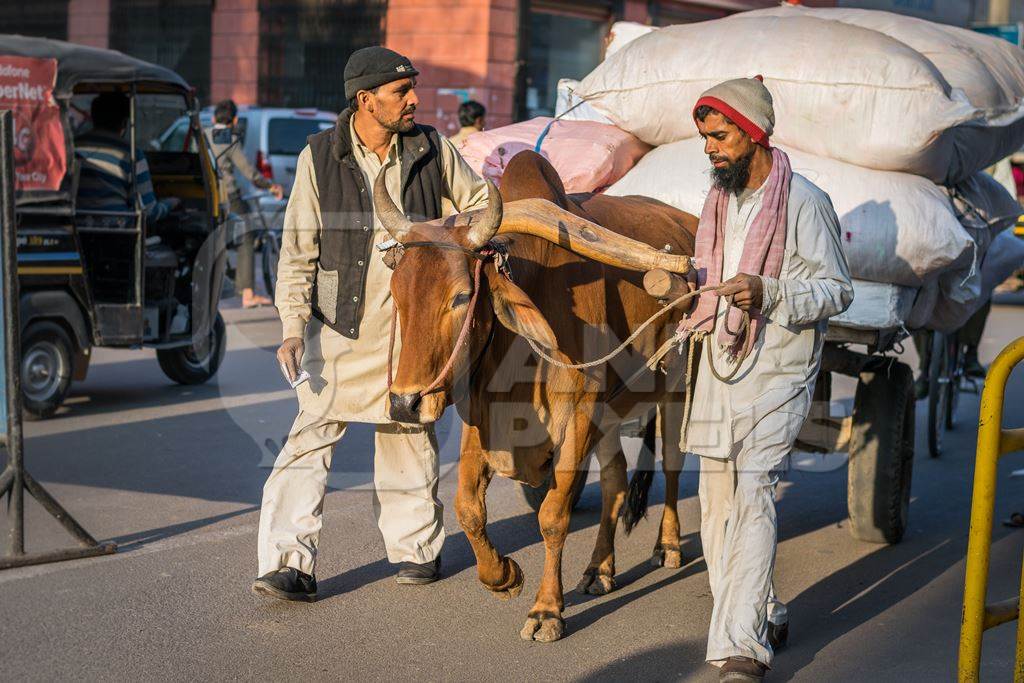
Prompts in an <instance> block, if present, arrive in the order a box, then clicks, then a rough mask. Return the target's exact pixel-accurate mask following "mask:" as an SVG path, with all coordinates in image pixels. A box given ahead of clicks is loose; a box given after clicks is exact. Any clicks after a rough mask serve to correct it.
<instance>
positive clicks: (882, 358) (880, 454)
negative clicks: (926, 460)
mask: <svg viewBox="0 0 1024 683" xmlns="http://www.w3.org/2000/svg"><path fill="white" fill-rule="evenodd" d="M646 284H647V285H648V287H647V289H648V292H650V293H651V294H652V296H656V297H657V298H659V299H660V300H663V301H664V300H668V299H671V298H673V297H674V296H677V295H678V294H679V292H680V291H683V290H681V289H680V288H681V287H682V286H683V285H682V284H681V281H679V280H677V279H676V278H675V277H674V276H670V275H668V274H667V273H659V274H657V275H656V276H654V277H651V276H649V277H648V278H647V281H646ZM905 338H906V333H905V332H904V331H902V330H899V329H888V330H863V329H857V328H851V327H843V326H840V325H836V324H834V323H830V324H829V327H828V332H827V333H826V336H825V348H824V350H823V351H822V360H821V370H820V372H819V375H818V379H817V381H816V382H815V389H814V401H813V404H812V407H811V411H810V414H809V415H808V417H807V421H806V422H805V423H804V427H803V430H802V431H801V432H800V436H799V437H798V439H797V448H798V449H799V450H803V451H810V452H817V453H833V452H846V453H847V454H848V455H849V465H848V469H847V473H848V474H847V477H848V479H847V494H846V495H847V509H848V510H849V515H850V533H851V534H852V535H853V537H854V538H856V539H858V540H861V541H868V542H872V543H899V541H900V540H901V539H902V538H903V534H904V532H905V531H906V528H907V517H908V512H909V507H910V481H911V474H912V470H913V461H914V424H915V423H914V419H915V418H914V415H915V413H914V403H915V402H914V375H913V371H912V370H911V369H910V367H909V366H907V365H906V364H905V363H901V362H899V361H898V360H897V359H895V358H893V357H891V356H886V355H884V354H886V353H887V352H889V351H891V350H893V349H894V348H895V347H896V346H897V345H898V344H899V343H900V342H901V341H903V340H904V339H905ZM833 373H838V374H840V375H846V376H848V377H853V378H854V379H856V380H857V389H856V392H855V394H854V401H853V411H852V414H850V415H847V416H843V417H837V416H833V415H832V414H831V399H832V376H833ZM641 422H642V421H641ZM627 429H628V427H627ZM633 431H636V430H633ZM639 433H640V435H642V436H643V437H644V445H643V450H642V453H641V459H640V465H639V466H640V467H648V468H649V467H651V466H653V463H654V458H653V453H654V442H655V432H654V419H653V415H651V416H650V417H649V419H648V420H647V424H646V426H643V425H642V424H641V425H640V429H639ZM645 455H646V456H647V457H646V458H645V457H644V456H645ZM584 483H585V478H580V479H579V480H578V481H577V482H576V486H577V488H576V490H575V491H574V492H573V505H575V504H576V503H577V502H578V501H579V498H580V495H581V494H582V491H583V486H584ZM519 488H520V492H521V493H522V496H523V498H524V499H525V500H526V502H527V503H528V504H529V505H530V506H531V507H533V508H534V509H535V510H536V509H539V507H540V504H541V502H543V500H544V494H545V493H546V491H547V486H546V485H541V486H540V487H538V488H533V487H530V486H527V485H525V484H519Z"/></svg>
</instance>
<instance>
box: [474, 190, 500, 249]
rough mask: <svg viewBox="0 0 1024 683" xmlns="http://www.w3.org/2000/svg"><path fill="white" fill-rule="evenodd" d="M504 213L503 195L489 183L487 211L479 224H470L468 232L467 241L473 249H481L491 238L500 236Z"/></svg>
mask: <svg viewBox="0 0 1024 683" xmlns="http://www.w3.org/2000/svg"><path fill="white" fill-rule="evenodd" d="M503 213H504V208H503V206H502V202H501V193H500V192H498V188H497V186H496V185H495V184H494V183H492V182H491V181H490V180H488V181H487V209H486V210H485V211H484V213H483V215H482V216H481V217H480V219H479V223H478V222H476V221H475V220H474V221H473V222H472V223H470V226H469V230H468V231H467V232H466V240H467V241H468V242H469V243H470V245H471V246H472V248H473V249H479V248H480V247H482V246H484V245H485V244H487V243H488V242H490V241H491V238H492V237H494V236H495V235H496V234H498V228H499V227H501V218H502V214H503Z"/></svg>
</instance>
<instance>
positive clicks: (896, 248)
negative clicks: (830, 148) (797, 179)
mask: <svg viewBox="0 0 1024 683" xmlns="http://www.w3.org/2000/svg"><path fill="white" fill-rule="evenodd" d="M782 149H784V150H785V151H786V152H787V153H788V154H789V155H790V161H791V163H792V165H793V170H794V171H795V172H796V173H800V174H801V175H803V176H804V177H806V178H807V179H808V180H810V181H811V182H812V183H814V184H815V185H817V186H818V187H820V188H821V189H823V190H824V191H825V192H827V193H828V194H829V196H830V197H831V198H832V204H833V205H834V206H835V209H836V214H837V215H838V216H839V221H840V225H841V226H842V231H843V234H842V244H843V251H844V252H845V253H846V257H847V260H848V261H849V263H850V273H851V275H853V277H855V278H857V279H860V280H870V281H873V282H887V283H891V284H897V285H904V286H907V287H919V286H920V285H921V284H922V283H923V282H925V281H926V280H928V279H931V278H933V277H934V274H936V273H938V272H939V271H941V270H943V269H945V268H947V267H948V266H949V265H950V264H952V263H953V262H955V261H956V260H957V259H958V258H960V257H961V255H962V254H965V253H966V252H967V251H968V250H969V249H971V248H972V247H973V241H972V240H971V237H970V236H969V235H968V234H967V232H966V231H965V230H964V229H963V227H962V226H961V225H960V223H959V222H958V221H957V218H956V215H955V214H954V212H953V207H952V205H951V203H950V199H949V196H948V195H947V192H946V190H945V188H941V187H938V186H937V185H935V184H934V183H932V182H930V181H928V180H926V179H924V178H921V177H919V176H914V175H909V174H906V173H892V172H888V171H872V170H870V169H865V168H858V167H856V166H851V165H850V164H844V163H841V162H838V161H833V160H831V159H822V158H820V157H815V156H812V155H810V154H805V153H803V152H798V151H795V150H792V149H787V148H786V147H785V146H783V147H782ZM710 169H711V164H710V162H709V161H708V158H707V156H705V154H704V145H703V142H702V141H701V140H700V138H693V139H690V140H682V141H680V142H675V143H672V144H668V145H662V146H661V147H658V148H657V149H655V150H653V151H652V152H650V153H649V154H647V156H645V157H644V158H643V159H641V160H640V162H639V163H638V164H637V165H636V166H635V167H634V168H633V170H631V171H630V172H629V173H627V174H626V175H625V177H623V178H622V180H620V181H618V182H617V183H615V184H614V185H612V186H611V187H610V188H608V194H612V195H628V194H639V195H647V196H649V197H654V198H655V199H660V200H661V201H663V202H666V203H668V204H671V205H672V206H675V207H677V208H679V209H682V210H683V211H686V212H689V213H692V214H694V215H700V212H701V209H702V208H703V206H704V198H705V197H707V193H708V189H709V188H710V185H711V174H710Z"/></svg>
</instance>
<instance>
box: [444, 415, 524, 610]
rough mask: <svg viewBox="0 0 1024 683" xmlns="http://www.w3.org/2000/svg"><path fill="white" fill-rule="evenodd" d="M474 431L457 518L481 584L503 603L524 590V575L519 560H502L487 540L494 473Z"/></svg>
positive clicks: (465, 448) (462, 466) (465, 445)
mask: <svg viewBox="0 0 1024 683" xmlns="http://www.w3.org/2000/svg"><path fill="white" fill-rule="evenodd" d="M472 431H473V430H472V429H471V428H467V429H466V430H465V432H464V434H463V440H462V453H461V455H460V456H459V484H458V488H457V489H456V492H455V515H456V517H457V518H458V520H459V526H461V527H462V530H463V531H464V532H465V533H466V538H467V539H469V544H470V546H472V548H473V554H474V555H476V568H477V575H478V576H479V577H480V582H481V583H482V584H484V586H485V587H486V588H487V589H488V590H490V591H491V592H493V593H494V594H495V595H496V596H498V597H499V598H501V599H502V600H508V599H511V598H514V597H516V596H517V595H519V593H520V592H521V591H522V590H523V572H522V570H521V569H520V568H519V565H518V564H516V562H515V560H513V559H512V558H509V557H502V556H501V555H500V554H499V553H498V550H497V548H495V547H494V544H493V543H491V539H489V538H488V537H487V502H486V495H487V486H488V484H490V483H491V476H492V474H493V473H492V472H491V468H490V467H489V466H488V464H487V461H486V459H485V458H484V453H483V451H482V450H481V449H480V448H479V446H478V445H477V444H474V441H475V439H474V438H473V435H467V432H472ZM477 443H478V442H477Z"/></svg>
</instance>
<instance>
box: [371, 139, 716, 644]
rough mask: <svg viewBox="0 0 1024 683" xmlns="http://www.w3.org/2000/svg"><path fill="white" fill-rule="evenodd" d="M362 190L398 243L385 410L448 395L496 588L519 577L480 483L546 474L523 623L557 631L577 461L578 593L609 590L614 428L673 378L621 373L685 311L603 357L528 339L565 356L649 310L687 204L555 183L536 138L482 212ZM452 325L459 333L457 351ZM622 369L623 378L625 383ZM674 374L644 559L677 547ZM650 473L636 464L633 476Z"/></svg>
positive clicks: (619, 481) (422, 414)
mask: <svg viewBox="0 0 1024 683" xmlns="http://www.w3.org/2000/svg"><path fill="white" fill-rule="evenodd" d="M545 200H546V201H545ZM374 202H375V209H376V211H377V215H378V216H379V217H380V220H381V221H382V223H383V224H384V225H385V226H386V227H387V228H388V231H389V232H390V233H391V235H392V236H393V237H394V238H395V239H396V240H398V242H400V243H403V244H404V245H405V248H404V249H403V250H402V251H401V254H402V255H401V257H400V259H398V262H397V265H396V266H395V270H394V273H393V276H392V279H391V291H392V295H393V297H394V301H395V305H396V308H397V311H398V318H399V329H400V331H401V338H402V340H403V343H402V348H401V353H400V356H399V358H398V360H397V370H396V373H395V377H394V382H393V384H392V387H391V395H390V400H391V406H390V411H391V417H392V418H393V419H395V420H398V421H402V422H420V423H429V422H433V421H435V420H437V419H438V418H440V417H441V414H442V413H443V411H444V409H445V407H446V406H447V405H449V404H455V405H456V406H457V408H458V411H459V415H460V417H461V418H462V420H463V422H464V423H465V426H464V428H463V431H462V452H461V457H460V462H459V482H458V491H457V494H456V499H455V508H456V513H457V516H458V520H459V524H460V525H461V526H462V528H463V530H464V531H465V533H466V536H467V538H468V539H469V541H470V543H471V545H472V547H473V551H474V553H475V554H476V559H477V570H478V574H479V578H480V581H481V582H482V583H483V584H484V585H485V586H486V587H487V588H488V589H489V590H491V591H493V592H494V593H495V594H497V595H498V596H500V597H503V598H509V597H514V596H515V595H517V594H518V593H519V592H520V590H521V588H522V584H523V574H522V571H521V570H520V568H519V566H518V565H517V564H516V562H515V561H513V560H512V559H511V558H508V557H504V556H502V555H501V554H500V553H499V552H498V550H497V549H496V548H495V547H494V545H493V544H492V543H491V541H490V540H489V539H488V537H487V533H486V523H487V510H486V505H485V501H484V497H485V493H486V490H487V485H488V483H489V482H490V480H491V477H492V476H493V475H494V474H498V475H500V476H505V477H511V478H513V479H516V480H519V481H521V482H525V483H526V484H529V485H531V486H537V485H539V484H541V483H542V482H544V481H545V480H546V479H548V478H549V479H550V486H549V489H548V491H547V494H546V496H545V498H544V501H543V503H542V505H541V507H540V511H539V513H538V521H539V523H540V531H541V534H542V536H543V539H544V545H545V550H546V557H545V563H544V573H543V577H542V579H541V584H540V588H539V591H538V593H537V598H536V601H535V603H534V605H533V607H532V608H531V610H530V612H529V616H528V619H527V621H526V625H525V626H524V627H523V630H522V633H521V635H522V637H523V638H525V639H533V640H537V641H543V642H549V641H553V640H557V639H558V638H560V637H562V635H563V633H564V623H563V620H562V617H561V613H562V609H563V590H562V572H561V557H562V547H563V545H564V543H565V537H566V534H567V530H568V527H569V516H570V510H571V506H572V491H573V489H574V485H575V484H576V483H577V481H576V480H577V478H578V477H585V476H586V473H585V472H582V471H581V463H583V462H584V460H585V458H586V456H587V455H588V454H589V453H590V452H591V451H593V450H594V449H595V448H596V449H597V454H598V459H599V461H600V465H601V475H600V476H601V493H602V512H601V524H600V529H599V531H598V539H597V543H596V545H595V548H594V553H593V557H592V559H591V562H590V565H589V566H588V568H587V569H586V571H585V572H584V575H583V579H582V580H581V581H580V584H579V586H578V590H580V591H582V592H590V593H595V594H600V593H606V592H608V591H610V590H611V589H612V588H613V587H614V580H613V577H614V574H615V559H614V535H615V527H616V524H617V519H618V517H619V513H620V509H621V508H622V506H623V502H624V500H625V499H626V461H625V457H624V455H623V453H622V448H621V445H620V441H619V437H618V425H619V423H620V422H621V421H622V420H623V419H626V418H628V417H631V416H633V415H636V414H640V413H644V414H646V413H647V412H649V411H650V409H651V408H652V407H653V406H655V405H657V404H658V403H659V402H662V401H663V400H664V399H665V398H666V397H667V395H668V394H669V393H670V392H669V389H670V388H672V387H668V386H667V385H668V384H670V383H671V381H670V380H667V379H666V374H664V373H662V372H646V373H644V372H643V371H641V372H639V373H637V372H634V371H635V370H637V369H638V368H641V367H642V366H643V364H644V361H645V360H646V359H648V358H650V357H651V356H652V355H654V354H655V352H656V350H657V349H658V348H659V347H661V345H662V344H663V342H665V341H666V340H667V339H668V338H669V337H670V336H671V334H672V333H673V331H674V329H675V323H676V322H678V320H679V318H680V317H681V312H680V311H677V310H673V311H671V312H670V313H669V314H667V315H664V316H662V317H661V318H659V319H658V320H657V321H656V322H655V324H653V325H651V326H650V327H649V328H647V329H646V330H645V331H644V332H643V333H642V334H641V335H640V336H639V337H638V338H637V339H636V340H635V341H634V342H633V343H632V344H631V345H630V348H629V349H628V350H627V353H625V354H623V355H621V356H619V357H617V358H616V359H615V360H614V361H612V362H610V363H607V364H602V365H599V366H596V367H593V368H589V369H586V370H574V369H565V368H560V367H557V366H555V365H553V364H551V363H549V362H547V361H544V360H541V359H539V358H538V357H537V356H536V355H534V354H533V352H532V351H531V349H530V347H529V346H528V345H527V343H526V341H525V339H524V338H528V339H531V340H533V341H534V342H535V343H536V344H537V345H539V346H541V347H543V348H545V349H548V350H549V351H548V353H549V354H551V355H553V356H555V357H557V358H560V359H561V360H562V361H563V362H570V363H579V362H581V361H588V360H591V359H593V358H595V357H597V356H601V355H604V354H605V353H607V352H608V351H609V350H610V349H612V348H614V347H615V346H616V345H617V344H618V343H619V342H620V341H621V340H625V339H626V338H627V337H628V336H629V335H630V334H631V333H632V332H633V331H634V330H635V329H636V328H637V327H638V326H639V325H640V323H641V322H643V321H644V320H646V319H647V318H648V317H650V316H651V315H652V314H654V313H655V312H656V311H657V310H658V309H659V305H658V302H657V301H655V300H654V299H652V298H651V297H650V296H649V295H648V294H647V293H646V292H645V291H644V288H643V283H642V277H643V272H642V271H644V270H648V269H651V268H654V267H658V266H662V267H667V268H669V269H674V270H678V269H679V266H680V264H681V263H683V262H685V261H686V259H685V257H686V256H689V255H691V254H692V253H693V236H694V234H695V232H696V226H697V219H696V218H695V217H693V216H691V215H689V214H685V213H683V212H681V211H678V210H676V209H674V208H672V207H670V206H668V205H665V204H662V203H660V202H657V201H655V200H652V199H647V198H643V197H608V196H604V195H596V194H595V195H592V194H576V195H571V196H567V195H566V194H565V191H564V188H563V186H562V183H561V180H560V179H559V178H558V175H557V173H556V172H555V170H554V168H552V167H551V165H550V164H549V163H548V162H547V161H545V160H544V159H543V158H542V157H540V156H539V155H537V154H534V153H532V152H524V153H521V154H519V155H517V156H516V157H514V158H513V159H512V160H511V162H510V163H509V165H508V167H507V169H506V171H505V174H504V176H503V178H502V187H501V192H500V196H499V195H498V193H497V191H496V190H495V189H494V187H493V186H492V187H491V198H490V201H489V205H488V208H487V209H485V210H483V211H478V212H471V213H466V214H461V215H458V216H451V217H449V218H447V219H441V220H437V221H432V222H429V223H416V224H414V223H411V222H410V221H408V220H407V219H406V217H405V216H404V215H402V213H401V211H399V210H398V209H397V207H395V205H394V204H393V202H392V201H391V199H390V198H389V197H388V194H387V191H386V190H384V187H383V184H382V183H381V182H379V181H378V183H377V187H376V188H375V191H374ZM623 237H626V238H629V239H626V240H624V239H623ZM490 246H497V247H498V251H499V252H505V253H506V254H507V264H508V266H509V275H508V276H506V275H504V274H503V273H502V272H499V269H498V268H497V265H496V262H495V261H494V260H487V261H480V259H479V258H478V255H479V254H480V253H481V252H480V250H481V249H482V248H486V247H490ZM652 247H653V248H652ZM484 253H488V252H486V251H485V252H484ZM581 254H585V255H587V256H590V257H591V258H584V257H583V256H581ZM595 259H597V260H595ZM600 261H603V262H600ZM619 265H622V266H626V267H628V268H630V269H631V270H626V269H624V268H620V267H618V266H619ZM478 266H479V267H480V269H481V276H480V287H479V295H478V296H476V297H474V296H473V294H474V291H476V290H474V274H475V272H477V268H478ZM471 307H472V310H469V309H470V308H471ZM467 316H470V317H471V319H470V320H468V321H467V319H466V317H467ZM464 324H465V325H466V329H467V330H468V332H467V333H465V334H464V335H461V336H462V339H463V343H462V344H461V345H460V346H459V348H456V344H457V340H458V339H459V338H460V330H462V329H463V325H464ZM669 358H672V359H674V360H673V365H674V366H675V367H678V366H679V365H681V364H682V363H680V362H679V360H678V359H679V358H680V356H679V355H678V354H676V353H675V352H672V353H671V354H669ZM445 368H450V371H449V372H444V369H445ZM679 375H680V373H679V372H678V371H675V372H670V373H669V376H676V377H678V376H679ZM628 378H632V379H633V381H632V382H631V383H630V385H629V386H628V387H627V386H623V383H624V381H625V380H626V379H628ZM432 387H433V388H432ZM680 387H681V384H680V383H679V382H677V383H676V387H675V394H674V396H673V400H672V401H669V402H667V407H666V409H665V410H666V412H667V415H664V416H663V424H664V429H665V435H664V436H665V439H664V443H665V446H666V451H665V458H664V460H665V462H664V467H665V470H666V479H667V484H666V487H665V488H666V504H665V512H664V514H663V518H662V524H661V529H660V534H659V538H658V541H657V544H656V547H655V560H656V561H657V562H659V563H664V564H667V565H669V566H679V562H680V554H679V519H678V516H677V513H676V495H677V485H678V475H679V470H680V469H681V465H682V457H681V456H680V454H679V453H678V443H679V439H678V428H679V425H680V422H681V420H680V410H679V402H680V400H681V396H682V394H681V393H680V392H681V391H682V390H681V388H680ZM636 479H637V478H634V480H635V481H636ZM641 479H642V477H641ZM649 483H650V476H649V475H648V476H647V477H646V481H645V482H644V485H645V486H646V485H649ZM629 498H630V499H631V500H633V501H634V505H633V508H632V509H631V510H630V512H631V516H628V515H624V516H627V525H629V524H630V522H635V521H636V520H637V519H638V518H639V516H640V515H642V514H643V513H642V505H645V504H646V502H645V499H646V491H644V490H638V491H633V490H631V491H630V496H629ZM641 500H643V501H644V502H642V503H640V502H639V501H641ZM627 505H628V503H627Z"/></svg>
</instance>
